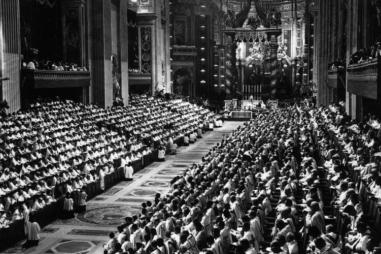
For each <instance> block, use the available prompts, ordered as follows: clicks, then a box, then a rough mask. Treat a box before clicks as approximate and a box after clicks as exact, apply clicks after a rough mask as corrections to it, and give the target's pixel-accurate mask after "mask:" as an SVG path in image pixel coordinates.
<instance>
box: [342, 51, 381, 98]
mask: <svg viewBox="0 0 381 254" xmlns="http://www.w3.org/2000/svg"><path fill="white" fill-rule="evenodd" d="M347 75H348V77H347V80H348V83H347V90H348V92H350V93H352V94H356V95H359V96H362V97H366V98H369V99H373V100H377V99H379V98H380V95H381V89H380V81H379V78H378V77H379V75H380V58H379V59H374V60H371V61H369V62H366V63H359V64H352V65H349V66H348V68H347Z"/></svg>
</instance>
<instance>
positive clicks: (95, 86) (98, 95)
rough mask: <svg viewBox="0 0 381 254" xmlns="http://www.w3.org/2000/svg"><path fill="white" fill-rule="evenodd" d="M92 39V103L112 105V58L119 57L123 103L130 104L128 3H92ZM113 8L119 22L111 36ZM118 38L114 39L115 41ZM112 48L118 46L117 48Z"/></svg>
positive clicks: (105, 0) (107, 0)
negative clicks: (114, 33) (114, 55)
mask: <svg viewBox="0 0 381 254" xmlns="http://www.w3.org/2000/svg"><path fill="white" fill-rule="evenodd" d="M88 2H91V5H90V8H91V24H90V29H89V31H90V32H89V40H90V42H91V43H90V44H91V64H90V66H91V74H92V99H93V100H92V101H93V103H94V104H96V105H99V106H101V107H108V106H111V105H112V104H113V89H114V88H113V76H112V63H111V56H112V55H113V53H114V54H117V55H118V61H119V68H120V70H119V71H120V84H119V85H120V86H121V91H122V97H123V100H124V103H125V104H126V103H128V23H127V7H128V6H127V2H126V1H124V0H115V1H112V0H92V1H88ZM112 5H114V7H115V6H116V9H117V11H116V12H117V19H116V22H117V23H118V24H117V26H118V28H117V31H116V34H117V36H115V35H114V36H112V32H111V26H112V23H113V22H112V15H111V12H112ZM113 37H115V38H113ZM112 45H114V46H115V45H116V47H117V48H116V49H115V48H114V51H115V52H113V48H112Z"/></svg>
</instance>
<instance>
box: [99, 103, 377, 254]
mask: <svg viewBox="0 0 381 254" xmlns="http://www.w3.org/2000/svg"><path fill="white" fill-rule="evenodd" d="M342 112H343V111H342V109H341V108H340V107H338V106H332V107H329V108H322V107H321V108H315V107H313V106H309V105H308V103H306V104H303V105H301V106H292V107H288V108H284V109H274V110H270V111H266V112H262V113H261V114H259V115H258V116H257V118H256V119H254V120H251V121H250V122H247V123H245V124H243V126H240V127H238V129H236V130H235V131H233V132H232V133H231V134H229V135H228V136H224V138H223V140H222V141H221V142H220V143H219V144H217V145H216V146H214V147H213V148H212V149H211V150H210V151H209V152H208V153H207V154H206V155H205V156H204V157H203V158H202V162H201V163H198V164H193V165H192V166H191V167H190V168H188V169H187V170H186V171H185V173H184V174H183V175H182V176H179V177H176V178H175V179H173V180H172V182H171V186H172V187H171V190H170V191H169V192H168V193H167V194H164V195H160V194H157V195H156V196H155V199H154V200H153V201H152V202H151V201H147V202H144V203H142V206H141V213H140V214H137V215H134V216H132V217H126V218H125V222H124V223H123V224H122V225H120V226H119V227H118V228H117V230H118V232H117V233H116V234H114V233H111V234H110V235H109V237H110V238H109V240H108V241H107V242H106V243H105V245H104V252H105V253H108V254H113V253H129V254H131V253H155V254H156V253H158V254H159V253H166V254H172V253H190V254H198V253H207V254H229V253H248V254H249V253H288V254H298V253H326V254H335V253H370V251H371V250H372V249H373V247H374V246H375V242H376V240H377V233H376V231H377V230H379V228H377V227H379V226H380V225H376V226H375V225H374V223H372V221H371V219H372V217H369V216H366V214H365V210H366V206H367V202H368V200H367V199H366V198H365V197H363V195H362V194H361V193H362V192H363V191H364V190H362V189H364V188H365V189H368V191H370V192H372V193H373V194H374V195H376V197H379V196H378V194H379V193H380V183H381V181H380V175H379V172H380V160H379V159H378V158H377V153H379V152H380V151H381V150H380V140H381V139H380V138H381V135H380V134H381V132H380V128H379V127H380V126H379V123H378V122H377V121H376V120H375V119H372V120H370V121H369V122H364V123H362V124H360V123H358V124H357V125H354V124H355V123H354V122H353V121H351V120H350V119H349V118H348V117H347V116H345V114H344V113H342ZM356 126H358V127H356ZM353 130H355V131H354V132H353ZM331 135H332V136H331ZM333 137H336V138H337V139H334V138H333ZM342 147H344V148H345V150H344V149H342ZM341 151H344V152H343V153H342V152H341ZM356 171H359V172H360V175H361V177H362V178H363V180H365V182H366V183H369V185H364V184H359V182H358V181H357V180H356V179H355V178H354V177H353V176H354V174H353V172H356ZM373 219H375V218H373ZM372 226H373V228H372ZM374 227H375V228H374Z"/></svg>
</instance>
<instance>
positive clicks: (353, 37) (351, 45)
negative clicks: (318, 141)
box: [345, 0, 358, 119]
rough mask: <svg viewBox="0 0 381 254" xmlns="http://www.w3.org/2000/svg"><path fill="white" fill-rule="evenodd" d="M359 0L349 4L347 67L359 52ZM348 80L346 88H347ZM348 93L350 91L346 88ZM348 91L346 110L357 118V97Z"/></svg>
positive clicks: (350, 0)
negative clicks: (352, 57)
mask: <svg viewBox="0 0 381 254" xmlns="http://www.w3.org/2000/svg"><path fill="white" fill-rule="evenodd" d="M357 7H358V0H348V3H347V8H348V9H347V29H346V30H347V38H346V40H347V52H346V59H347V66H348V64H349V61H350V58H351V55H352V54H353V53H354V52H356V51H357V29H358V28H357V26H358V10H357V9H358V8H357ZM347 81H348V79H346V87H347ZM346 90H347V91H348V89H347V88H346ZM347 91H346V98H347V100H346V104H345V109H346V113H347V114H348V115H350V116H352V118H353V119H354V118H356V116H357V114H356V112H357V102H356V101H357V98H356V97H357V96H356V95H354V94H351V93H349V92H347Z"/></svg>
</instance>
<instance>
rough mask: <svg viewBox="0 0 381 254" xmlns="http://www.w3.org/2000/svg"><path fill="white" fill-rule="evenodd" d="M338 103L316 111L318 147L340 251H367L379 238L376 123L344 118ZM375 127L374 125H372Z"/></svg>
mask: <svg viewBox="0 0 381 254" xmlns="http://www.w3.org/2000/svg"><path fill="white" fill-rule="evenodd" d="M342 111H343V109H342V108H340V107H335V106H331V107H329V108H327V109H325V110H321V111H320V112H319V114H318V115H319V117H318V121H319V125H320V130H321V133H320V135H321V140H323V141H324V142H322V143H321V145H320V148H321V151H322V154H323V157H324V161H325V167H326V168H327V171H328V181H329V184H330V186H331V192H332V196H333V198H334V202H333V204H334V209H333V211H332V215H334V216H333V218H336V225H337V228H336V231H337V232H338V233H339V237H340V238H341V239H340V240H341V241H342V244H341V246H340V252H342V253H352V252H356V253H366V252H367V251H368V250H369V249H372V247H374V245H375V243H378V242H379V240H380V237H379V235H380V233H381V231H380V229H381V224H380V223H381V222H380V220H381V211H380V210H381V207H380V200H379V198H381V196H380V192H379V190H380V184H381V182H380V181H379V173H378V172H379V170H380V164H379V162H380V161H379V159H377V157H376V156H375V155H377V152H379V151H380V146H379V145H380V141H381V140H380V137H381V135H380V134H381V132H380V129H379V124H376V126H375V125H374V122H377V121H374V120H372V121H369V122H364V123H356V122H354V121H349V120H348V119H345V116H344V114H342V113H341V112H342ZM374 127H375V128H374Z"/></svg>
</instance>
